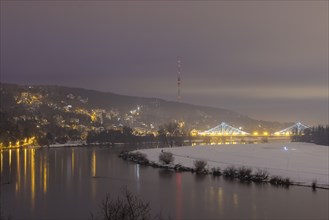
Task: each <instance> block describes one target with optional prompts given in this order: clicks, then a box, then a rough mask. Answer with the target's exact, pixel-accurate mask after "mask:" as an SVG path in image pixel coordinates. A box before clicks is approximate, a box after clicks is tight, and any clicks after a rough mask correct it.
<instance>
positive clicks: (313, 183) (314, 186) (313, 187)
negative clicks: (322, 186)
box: [312, 180, 317, 191]
mask: <svg viewBox="0 0 329 220" xmlns="http://www.w3.org/2000/svg"><path fill="white" fill-rule="evenodd" d="M316 185H317V184H316V180H313V181H312V189H313V191H315V190H316Z"/></svg>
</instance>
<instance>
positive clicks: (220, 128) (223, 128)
mask: <svg viewBox="0 0 329 220" xmlns="http://www.w3.org/2000/svg"><path fill="white" fill-rule="evenodd" d="M199 134H200V135H202V136H239V135H249V133H247V132H244V131H242V130H240V129H237V128H235V127H232V126H230V125H228V124H226V123H225V122H222V123H221V124H220V125H217V126H216V127H214V128H211V129H209V130H207V131H204V132H200V133H199Z"/></svg>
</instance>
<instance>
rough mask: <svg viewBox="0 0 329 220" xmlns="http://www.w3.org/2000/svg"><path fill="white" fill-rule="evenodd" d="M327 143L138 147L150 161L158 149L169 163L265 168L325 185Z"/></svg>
mask: <svg viewBox="0 0 329 220" xmlns="http://www.w3.org/2000/svg"><path fill="white" fill-rule="evenodd" d="M328 149H329V148H328V146H321V145H315V144H309V143H286V144H274V143H272V144H257V145H254V144H241V145H240V144H237V145H211V146H194V147H175V148H156V149H144V150H138V151H139V152H141V153H142V154H145V155H146V157H147V159H148V160H149V161H150V162H151V163H152V164H161V163H160V162H159V155H160V153H161V152H163V151H164V152H171V153H172V154H173V156H174V161H173V164H172V166H175V165H177V164H180V165H182V166H184V167H188V168H194V161H196V160H202V161H206V162H207V170H211V169H213V168H220V169H221V170H224V169H225V168H227V167H230V166H235V167H237V168H238V167H242V166H244V167H247V168H251V169H252V170H253V171H257V170H259V169H261V170H266V171H268V173H269V174H270V175H271V176H280V177H283V178H289V179H290V180H291V181H292V182H294V183H295V184H297V185H309V186H311V185H312V183H314V182H316V184H317V186H319V187H324V188H329V174H328V173H329V169H328V166H329V165H328V155H329V153H328Z"/></svg>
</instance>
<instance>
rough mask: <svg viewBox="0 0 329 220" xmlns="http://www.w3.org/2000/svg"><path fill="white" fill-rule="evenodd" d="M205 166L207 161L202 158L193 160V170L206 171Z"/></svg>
mask: <svg viewBox="0 0 329 220" xmlns="http://www.w3.org/2000/svg"><path fill="white" fill-rule="evenodd" d="M206 166H207V162H206V161H204V160H195V161H194V167H195V171H196V172H198V173H200V172H203V171H206V169H205V168H206Z"/></svg>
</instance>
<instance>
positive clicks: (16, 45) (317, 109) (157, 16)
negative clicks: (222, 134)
mask: <svg viewBox="0 0 329 220" xmlns="http://www.w3.org/2000/svg"><path fill="white" fill-rule="evenodd" d="M178 56H180V57H181V60H182V101H183V102H187V103H192V104H201V105H207V106H215V107H221V108H228V109H231V110H234V111H237V112H240V113H242V114H246V115H249V116H251V117H253V118H256V119H262V120H270V121H282V122H284V121H288V122H293V121H302V122H304V123H305V124H309V125H316V124H327V123H328V2H327V1H314V0H312V1H300V2H299V1H266V2H261V1H234V2H229V1H208V2H201V1H191V2H184V1H180V2H174V1H170V2H160V1H157V2H149V1H145V2H143V1H137V2H134V1H129V2H118V1H96V2H95V1H57V2H56V1H44V2H42V1H41V2H40V1H27V2H26V1H14V2H12V1H1V82H7V83H17V84H51V85H64V86H70V87H81V88H88V89H95V90H100V91H108V92H114V93H118V94H126V95H134V96H144V97H159V98H164V99H166V100H176V96H177V82H176V78H177V76H176V75H177V73H176V69H177V67H176V65H177V64H176V63H177V61H176V60H177V57H178Z"/></svg>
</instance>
